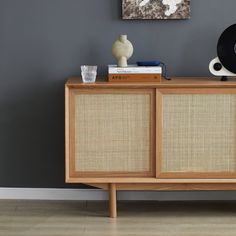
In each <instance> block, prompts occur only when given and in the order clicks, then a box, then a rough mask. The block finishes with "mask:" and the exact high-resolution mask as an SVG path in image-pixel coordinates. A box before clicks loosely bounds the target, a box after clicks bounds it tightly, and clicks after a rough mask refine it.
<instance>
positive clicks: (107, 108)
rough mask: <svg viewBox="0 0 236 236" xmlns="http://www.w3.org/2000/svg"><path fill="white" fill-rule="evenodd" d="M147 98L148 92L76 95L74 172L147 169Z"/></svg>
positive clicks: (148, 129) (148, 142) (148, 134)
mask: <svg viewBox="0 0 236 236" xmlns="http://www.w3.org/2000/svg"><path fill="white" fill-rule="evenodd" d="M150 99H151V98H150V95H148V94H80V95H77V96H76V103H75V104H76V105H75V106H76V110H75V131H76V135H75V136H76V137H75V149H76V150H75V159H76V160H75V166H76V171H85V172H86V171H101V172H103V171H118V172H139V171H149V170H150V109H151V107H150V106H151V105H150V101H151V100H150Z"/></svg>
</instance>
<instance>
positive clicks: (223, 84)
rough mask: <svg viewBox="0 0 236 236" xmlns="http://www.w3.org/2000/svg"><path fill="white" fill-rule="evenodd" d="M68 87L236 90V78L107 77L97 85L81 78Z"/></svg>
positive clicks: (68, 83)
mask: <svg viewBox="0 0 236 236" xmlns="http://www.w3.org/2000/svg"><path fill="white" fill-rule="evenodd" d="M66 86H68V87H74V88H85V89H90V88H236V78H230V79H229V80H228V81H220V78H217V77H172V78H171V80H165V79H162V81H161V82H160V83H151V82H142V83H141V82H133V83H130V82H129V83H128V82H123V83H120V82H108V81H107V79H106V78H105V77H99V78H98V81H97V82H96V83H91V84H85V83H82V81H81V77H72V78H70V79H68V81H67V83H66Z"/></svg>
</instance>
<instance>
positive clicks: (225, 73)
mask: <svg viewBox="0 0 236 236" xmlns="http://www.w3.org/2000/svg"><path fill="white" fill-rule="evenodd" d="M216 64H220V65H221V66H222V67H221V69H220V70H216V69H215V65H216ZM209 70H210V72H211V73H212V74H213V75H215V76H234V77H235V76H236V74H234V73H232V72H230V71H229V70H227V69H226V68H225V67H224V66H223V65H222V63H221V62H220V60H219V58H218V57H216V58H214V59H213V60H212V61H211V62H210V64H209Z"/></svg>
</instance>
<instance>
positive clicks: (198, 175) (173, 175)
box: [156, 88, 236, 183]
mask: <svg viewBox="0 0 236 236" xmlns="http://www.w3.org/2000/svg"><path fill="white" fill-rule="evenodd" d="M167 94H168V95H170V94H180V95H184V94H186V95H187V94H199V95H201V94H235V95H236V89H235V88H227V89H226V88H201V89H198V88H165V89H157V90H156V99H157V101H156V112H157V121H156V136H157V139H156V141H157V142H156V178H158V179H202V182H203V183H204V182H205V179H232V178H233V179H234V178H236V170H235V172H231V173H229V172H187V171H186V172H164V171H162V160H163V96H164V95H167ZM235 132H236V131H235ZM235 160H236V156H235Z"/></svg>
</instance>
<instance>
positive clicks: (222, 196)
mask: <svg viewBox="0 0 236 236" xmlns="http://www.w3.org/2000/svg"><path fill="white" fill-rule="evenodd" d="M0 199H16V200H17V199H19V200H23V199H25V200H81V201H84V200H88V201H94V200H107V199H108V193H107V191H103V190H97V189H53V188H0ZM118 200H131V201H132V200H154V201H199V200H216V201H218V200H236V191H228V192H227V191H204V192H203V191H201V192H197V191H193V192H157V191H156V192H153V191H152V192H151V191H122V192H119V193H118Z"/></svg>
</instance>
